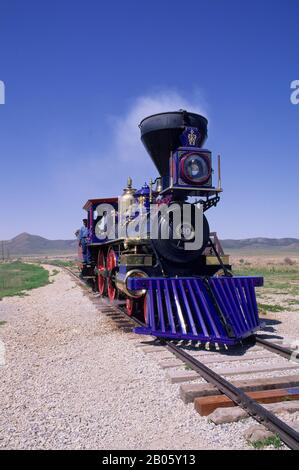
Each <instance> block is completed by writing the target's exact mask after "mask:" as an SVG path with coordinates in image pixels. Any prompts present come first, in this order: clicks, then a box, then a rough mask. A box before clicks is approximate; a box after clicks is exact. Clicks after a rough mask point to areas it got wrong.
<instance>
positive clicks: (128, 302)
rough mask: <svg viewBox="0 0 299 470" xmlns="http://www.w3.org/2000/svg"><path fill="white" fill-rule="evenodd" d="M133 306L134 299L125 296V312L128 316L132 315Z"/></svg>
mask: <svg viewBox="0 0 299 470" xmlns="http://www.w3.org/2000/svg"><path fill="white" fill-rule="evenodd" d="M133 308H134V300H133V299H129V298H127V300H126V309H127V314H128V315H129V317H131V316H132V313H133Z"/></svg>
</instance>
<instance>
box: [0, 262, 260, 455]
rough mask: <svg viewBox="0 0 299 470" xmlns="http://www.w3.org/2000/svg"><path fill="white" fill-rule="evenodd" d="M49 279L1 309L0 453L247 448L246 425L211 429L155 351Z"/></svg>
mask: <svg viewBox="0 0 299 470" xmlns="http://www.w3.org/2000/svg"><path fill="white" fill-rule="evenodd" d="M49 269H52V268H50V267H49ZM56 269H57V268H56ZM52 279H53V281H54V282H53V283H52V284H50V285H48V286H45V287H42V288H39V289H35V290H32V291H30V292H29V295H28V296H25V297H23V298H20V297H12V298H5V299H3V300H2V301H1V302H0V321H1V320H6V321H7V323H6V324H5V325H3V326H0V338H1V339H2V340H3V341H4V344H5V347H6V364H5V366H2V367H0V375H1V379H2V380H1V383H0V400H1V405H2V412H1V416H0V448H3V449H75V448H78V449H90V448H94V449H209V448H210V449H245V448H251V447H248V446H247V444H246V442H245V440H244V438H243V433H244V430H245V429H246V428H247V427H248V426H249V425H251V424H253V423H254V421H253V420H252V419H248V420H246V421H245V422H239V423H232V424H224V425H218V426H216V425H214V424H213V423H209V421H208V419H207V418H205V417H200V416H199V415H198V414H197V413H196V412H195V411H194V408H193V404H189V405H185V404H184V403H183V402H182V401H181V400H180V398H179V387H180V385H179V384H170V383H169V382H168V380H167V378H166V374H167V371H165V370H163V369H161V368H160V367H159V358H158V356H159V354H157V353H155V354H145V353H144V352H143V351H142V349H141V348H140V347H136V345H137V344H138V343H140V342H141V341H143V338H142V337H138V336H137V335H136V336H135V338H136V339H135V340H133V341H131V340H130V341H129V338H130V339H131V338H132V336H133V334H132V333H125V332H124V331H123V330H121V329H119V328H118V327H117V326H116V324H115V322H114V321H113V320H111V319H109V318H108V317H107V316H106V315H105V314H103V313H101V312H100V311H99V307H98V306H97V304H96V301H92V300H91V299H90V297H89V296H88V295H86V293H85V292H84V289H82V288H81V287H80V286H79V285H78V284H77V282H76V281H74V280H73V279H72V278H71V277H70V276H69V275H68V274H67V273H65V272H64V271H62V270H59V274H57V275H56V276H53V278H52ZM243 378H244V376H243Z"/></svg>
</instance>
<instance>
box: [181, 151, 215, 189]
mask: <svg viewBox="0 0 299 470" xmlns="http://www.w3.org/2000/svg"><path fill="white" fill-rule="evenodd" d="M180 167H181V168H180V169H181V176H182V178H183V179H184V180H185V181H186V182H189V183H192V184H204V183H205V182H206V181H208V179H209V178H210V176H211V165H210V160H209V159H208V158H207V157H206V155H204V154H197V153H188V154H187V155H185V156H184V157H183V158H182V159H181V164H180Z"/></svg>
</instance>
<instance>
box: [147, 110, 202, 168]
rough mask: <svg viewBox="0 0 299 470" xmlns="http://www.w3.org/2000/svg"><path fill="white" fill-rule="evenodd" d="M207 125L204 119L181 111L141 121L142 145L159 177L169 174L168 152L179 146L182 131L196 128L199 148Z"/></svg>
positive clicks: (161, 114)
mask: <svg viewBox="0 0 299 470" xmlns="http://www.w3.org/2000/svg"><path fill="white" fill-rule="evenodd" d="M207 125H208V121H207V119H206V118H205V117H203V116H200V115H199V114H194V113H188V112H187V111H183V110H180V111H175V112H169V113H160V114H154V115H152V116H149V117H147V118H145V119H143V120H142V121H141V123H140V125H139V127H140V130H141V140H142V143H143V145H144V146H145V148H146V150H147V151H148V153H149V154H150V156H151V159H152V160H153V162H154V164H155V166H156V168H157V170H158V171H159V173H160V175H161V176H165V175H167V174H168V172H169V157H170V152H171V151H174V150H176V149H177V148H178V147H180V146H181V141H180V136H181V134H182V132H183V131H184V129H185V128H186V127H196V128H197V129H198V131H199V133H200V139H199V146H202V144H203V143H204V141H205V139H206V137H207Z"/></svg>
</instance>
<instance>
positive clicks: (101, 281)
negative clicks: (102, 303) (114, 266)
mask: <svg viewBox="0 0 299 470" xmlns="http://www.w3.org/2000/svg"><path fill="white" fill-rule="evenodd" d="M104 271H105V255H104V253H103V251H102V250H100V251H99V254H98V289H99V293H100V294H101V295H103V294H104V291H105V284H106V279H105V277H104V276H103V273H104Z"/></svg>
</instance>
